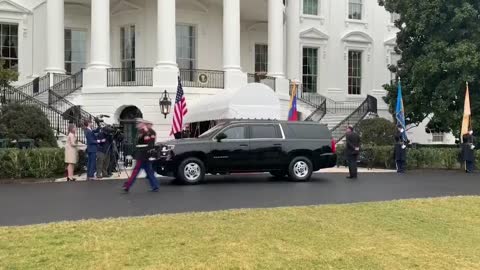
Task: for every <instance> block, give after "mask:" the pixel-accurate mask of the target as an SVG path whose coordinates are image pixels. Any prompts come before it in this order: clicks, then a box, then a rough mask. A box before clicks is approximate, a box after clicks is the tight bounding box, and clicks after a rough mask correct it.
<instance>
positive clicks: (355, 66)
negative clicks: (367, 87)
mask: <svg viewBox="0 0 480 270" xmlns="http://www.w3.org/2000/svg"><path fill="white" fill-rule="evenodd" d="M361 92H362V52H361V51H348V94H349V95H360V94H361Z"/></svg>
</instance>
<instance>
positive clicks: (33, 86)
mask: <svg viewBox="0 0 480 270" xmlns="http://www.w3.org/2000/svg"><path fill="white" fill-rule="evenodd" d="M49 87H50V73H47V74H46V75H45V76H43V77H38V78H35V79H33V81H31V82H29V83H27V84H25V85H22V86H19V87H18V88H17V89H18V90H19V91H21V92H23V93H25V94H27V95H29V96H34V95H37V94H38V93H42V92H44V91H46V90H47V89H48V88H49Z"/></svg>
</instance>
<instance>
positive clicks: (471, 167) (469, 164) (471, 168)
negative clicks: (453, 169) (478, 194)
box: [465, 161, 475, 173]
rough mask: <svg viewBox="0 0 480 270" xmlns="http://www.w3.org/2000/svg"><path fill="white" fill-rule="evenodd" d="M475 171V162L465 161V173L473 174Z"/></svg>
mask: <svg viewBox="0 0 480 270" xmlns="http://www.w3.org/2000/svg"><path fill="white" fill-rule="evenodd" d="M474 170H475V163H474V162H473V161H465V171H466V172H467V173H472V172H473V171H474Z"/></svg>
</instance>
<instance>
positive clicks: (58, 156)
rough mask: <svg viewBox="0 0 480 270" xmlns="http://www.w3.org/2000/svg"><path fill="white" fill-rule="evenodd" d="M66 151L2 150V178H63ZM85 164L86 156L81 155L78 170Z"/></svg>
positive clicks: (54, 149) (0, 156)
mask: <svg viewBox="0 0 480 270" xmlns="http://www.w3.org/2000/svg"><path fill="white" fill-rule="evenodd" d="M64 151H65V150H64V149H60V148H36V149H26V150H20V149H2V150H0V178H3V179H20V178H52V177H58V176H60V177H61V176H63V173H64V171H65V163H64V157H65V155H64V154H65V152H64ZM84 164H85V155H84V154H83V152H80V153H79V162H78V164H77V170H78V169H82V167H83V165H84Z"/></svg>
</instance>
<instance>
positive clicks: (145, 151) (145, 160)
mask: <svg viewBox="0 0 480 270" xmlns="http://www.w3.org/2000/svg"><path fill="white" fill-rule="evenodd" d="M137 129H138V137H137V147H136V151H135V159H136V164H135V168H134V169H133V172H132V175H131V176H130V178H129V179H128V181H127V182H126V183H125V184H124V185H123V190H124V191H125V192H129V191H130V188H131V187H132V185H133V184H134V183H135V180H136V179H137V176H138V174H139V173H140V170H141V169H143V170H145V172H146V173H147V178H148V181H149V183H150V187H151V188H152V189H151V191H152V192H156V191H158V180H157V178H156V177H155V173H154V171H153V168H152V162H151V161H150V160H149V155H150V152H151V150H153V149H154V148H155V140H156V135H157V134H156V133H155V131H154V130H153V129H152V123H151V122H149V121H145V120H143V119H139V120H138V122H137Z"/></svg>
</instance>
